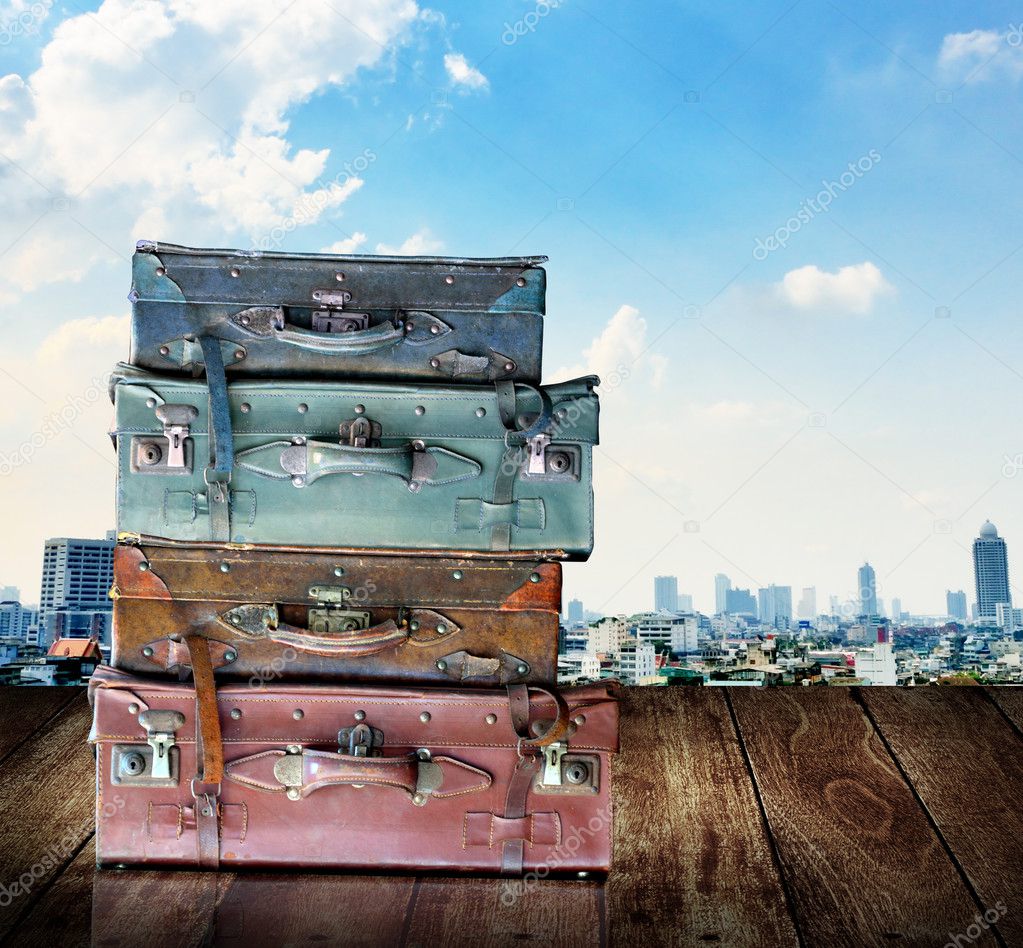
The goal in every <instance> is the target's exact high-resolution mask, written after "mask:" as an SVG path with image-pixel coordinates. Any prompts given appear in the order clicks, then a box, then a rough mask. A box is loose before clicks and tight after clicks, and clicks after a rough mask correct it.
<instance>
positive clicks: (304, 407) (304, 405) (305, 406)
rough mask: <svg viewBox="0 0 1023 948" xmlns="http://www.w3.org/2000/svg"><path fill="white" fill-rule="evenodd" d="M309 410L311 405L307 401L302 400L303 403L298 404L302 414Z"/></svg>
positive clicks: (299, 411)
mask: <svg viewBox="0 0 1023 948" xmlns="http://www.w3.org/2000/svg"><path fill="white" fill-rule="evenodd" d="M307 411H309V406H308V405H307V404H306V403H305V402H302V404H301V405H299V406H298V413H299V414H300V415H304V414H305V413H306V412H307Z"/></svg>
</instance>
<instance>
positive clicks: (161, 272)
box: [156, 267, 167, 277]
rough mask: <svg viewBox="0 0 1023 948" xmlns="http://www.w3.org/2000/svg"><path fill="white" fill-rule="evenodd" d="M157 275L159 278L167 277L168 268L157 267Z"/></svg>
mask: <svg viewBox="0 0 1023 948" xmlns="http://www.w3.org/2000/svg"><path fill="white" fill-rule="evenodd" d="M156 275H157V276H158V277H162V276H166V275H167V268H166V267H157V268H156Z"/></svg>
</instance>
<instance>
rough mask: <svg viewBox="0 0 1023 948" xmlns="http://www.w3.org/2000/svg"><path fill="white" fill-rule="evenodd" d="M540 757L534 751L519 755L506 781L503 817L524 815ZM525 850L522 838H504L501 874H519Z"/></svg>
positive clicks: (509, 817) (512, 817) (520, 873)
mask: <svg viewBox="0 0 1023 948" xmlns="http://www.w3.org/2000/svg"><path fill="white" fill-rule="evenodd" d="M541 760H542V757H541V755H540V754H538V753H536V751H535V750H534V751H532V752H530V753H527V754H525V755H523V756H520V757H519V759H518V760H517V761H516V763H515V769H514V770H513V771H512V775H511V780H509V781H508V794H507V796H506V797H505V800H504V818H505V819H506V820H521V819H522V818H523V817H524V816H525V815H526V800H527V799H528V797H529V791H530V788H531V787H532V786H533V779H534V778H535V777H536V773H537V771H538V770H539V769H540V762H541ZM525 852H526V842H525V840H523V839H506V840H505V841H504V846H503V847H502V849H501V875H505V876H521V875H522V870H523V862H524V858H525Z"/></svg>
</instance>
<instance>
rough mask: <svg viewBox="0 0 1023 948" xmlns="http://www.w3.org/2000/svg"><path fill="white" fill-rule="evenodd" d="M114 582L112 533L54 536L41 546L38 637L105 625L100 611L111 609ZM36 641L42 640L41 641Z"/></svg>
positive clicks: (108, 611) (86, 630)
mask: <svg viewBox="0 0 1023 948" xmlns="http://www.w3.org/2000/svg"><path fill="white" fill-rule="evenodd" d="M113 582H114V535H113V533H110V534H108V535H107V538H106V539H105V540H80V539H72V538H69V537H58V538H55V539H51V540H47V541H46V543H45V544H44V546H43V579H42V586H41V588H40V590H39V627H40V639H41V640H42V639H43V635H44V633H43V631H42V630H44V629H46V630H49V632H50V634H51V635H56V634H61V633H65V634H67V633H69V634H72V635H73V634H75V633H76V632H80V633H84V634H86V635H87V634H89V632H88V630H89V629H95V628H96V627H97V626H98V625H105V626H107V627H108V626H109V620H107V619H105V618H98V619H97V618H93V616H95V614H97V613H100V614H104V616H109V614H110V613H111V612H112V610H113V606H112V604H111V602H110V596H109V593H110V587H111V586H112V585H113ZM40 644H44V643H43V642H42V641H41V642H40Z"/></svg>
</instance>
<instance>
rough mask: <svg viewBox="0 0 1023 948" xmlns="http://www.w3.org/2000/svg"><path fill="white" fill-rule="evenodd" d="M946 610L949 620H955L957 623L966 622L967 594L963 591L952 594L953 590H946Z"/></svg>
mask: <svg viewBox="0 0 1023 948" xmlns="http://www.w3.org/2000/svg"><path fill="white" fill-rule="evenodd" d="M945 609H946V611H947V612H948V615H949V618H952V619H955V620H956V622H965V621H966V593H965V592H963V591H962V590H961V589H960V590H957V591H956V592H952V590H951V589H947V590H945Z"/></svg>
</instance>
